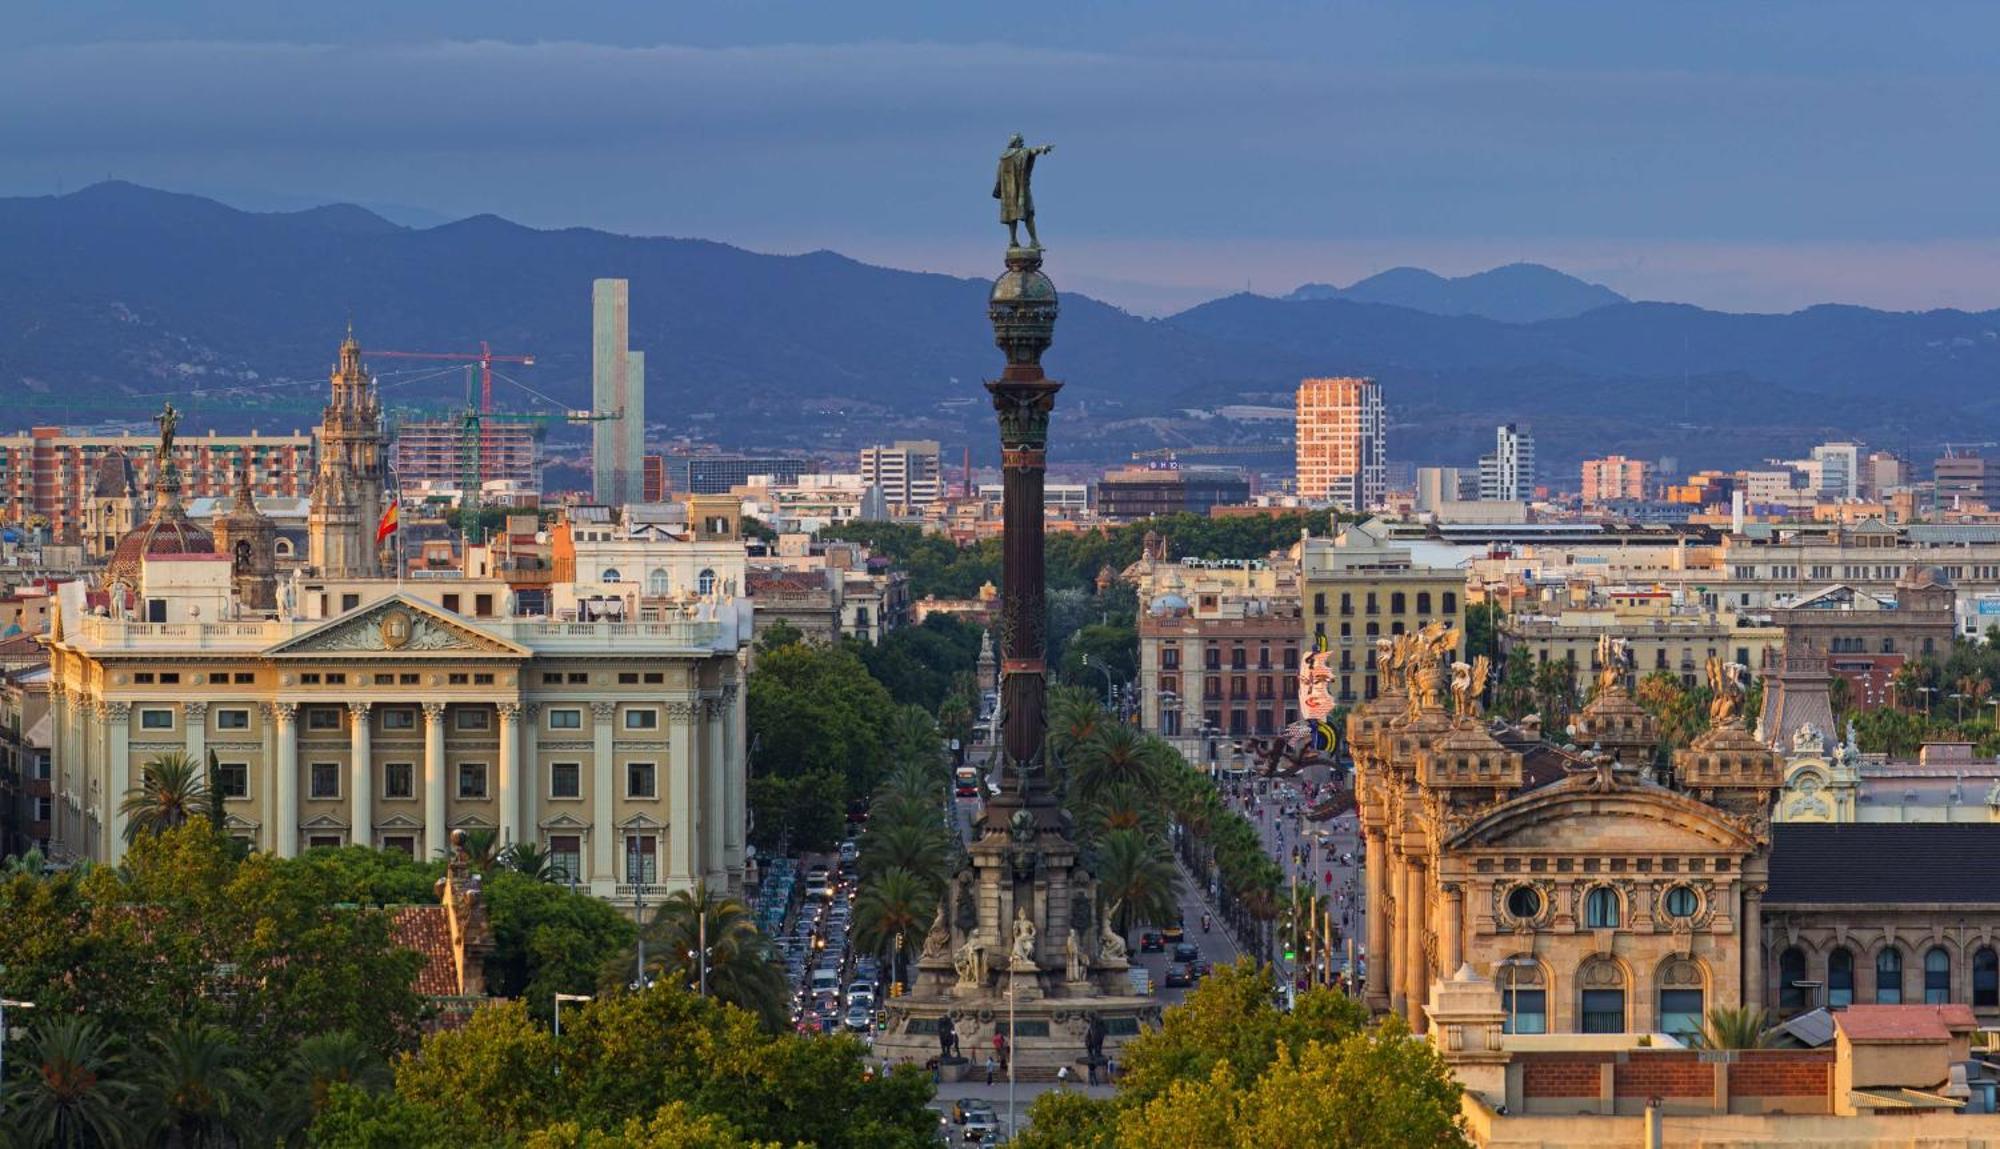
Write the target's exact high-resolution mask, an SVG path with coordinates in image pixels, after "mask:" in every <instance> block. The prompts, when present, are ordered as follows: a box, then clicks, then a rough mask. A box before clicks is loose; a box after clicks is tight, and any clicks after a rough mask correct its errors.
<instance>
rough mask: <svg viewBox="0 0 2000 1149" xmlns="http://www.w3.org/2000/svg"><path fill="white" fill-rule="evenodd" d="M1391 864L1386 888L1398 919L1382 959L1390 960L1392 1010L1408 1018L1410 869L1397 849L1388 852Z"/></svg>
mask: <svg viewBox="0 0 2000 1149" xmlns="http://www.w3.org/2000/svg"><path fill="white" fill-rule="evenodd" d="M1384 854H1385V855H1386V860H1387V861H1388V863H1389V864H1388V871H1389V872H1388V874H1387V875H1386V877H1387V882H1386V885H1387V886H1388V888H1389V891H1390V894H1391V896H1392V897H1394V898H1395V899H1396V916H1395V917H1394V918H1392V919H1391V920H1390V923H1389V925H1390V938H1389V949H1388V952H1387V953H1385V954H1383V955H1382V956H1384V957H1386V958H1388V959H1389V1008H1390V1010H1392V1011H1393V1012H1396V1013H1400V1014H1403V1015H1405V1016H1408V1014H1409V1010H1410V990H1409V985H1410V978H1409V972H1410V962H1409V953H1410V899H1409V897H1408V894H1407V889H1408V883H1407V882H1406V880H1405V877H1406V875H1407V873H1408V871H1409V867H1408V866H1407V865H1405V864H1404V861H1403V859H1402V858H1401V857H1400V856H1398V855H1397V854H1396V852H1395V850H1394V848H1393V847H1386V845H1385V849H1384Z"/></svg>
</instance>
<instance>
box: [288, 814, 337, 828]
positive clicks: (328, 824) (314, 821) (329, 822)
mask: <svg viewBox="0 0 2000 1149" xmlns="http://www.w3.org/2000/svg"><path fill="white" fill-rule="evenodd" d="M299 828H300V829H301V830H345V829H347V819H345V818H338V817H335V816H334V815H332V814H316V815H314V816H313V817H310V818H307V819H306V820H305V821H303V822H300V823H299Z"/></svg>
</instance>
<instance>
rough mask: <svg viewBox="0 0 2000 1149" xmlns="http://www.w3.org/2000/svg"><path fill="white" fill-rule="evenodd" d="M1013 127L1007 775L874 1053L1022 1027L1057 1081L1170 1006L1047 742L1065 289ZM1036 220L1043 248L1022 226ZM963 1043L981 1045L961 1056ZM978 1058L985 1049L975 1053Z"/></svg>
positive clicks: (1002, 405)
mask: <svg viewBox="0 0 2000 1149" xmlns="http://www.w3.org/2000/svg"><path fill="white" fill-rule="evenodd" d="M1049 150H1050V149H1049V148H1048V147H1046V146H1043V147H1033V148H1031V147H1027V146H1025V144H1024V142H1023V141H1022V139H1021V137H1019V136H1015V137H1014V139H1013V140H1012V141H1011V142H1010V143H1009V144H1008V147H1007V150H1006V151H1005V152H1004V153H1003V154H1002V155H1001V157H1000V170H999V175H998V178H997V179H996V180H995V182H994V188H993V194H994V197H995V198H997V199H999V200H1000V222H1002V223H1004V224H1006V225H1007V227H1008V236H1009V238H1010V240H1011V241H1013V242H1010V243H1009V245H1008V248H1007V256H1006V262H1007V270H1006V271H1005V272H1003V273H1002V274H1001V276H1000V278H998V279H996V280H994V281H993V292H992V294H991V296H990V297H989V299H988V301H987V306H986V315H987V318H988V319H989V320H991V321H992V324H993V341H994V343H995V344H997V345H998V346H999V348H1000V350H1001V352H1002V353H1004V354H1005V356H1006V360H1007V363H1006V367H1005V368H1004V369H1003V370H1002V371H1001V373H1000V377H999V378H998V379H995V380H992V381H990V382H988V383H987V384H986V390H987V392H988V393H989V394H991V395H992V397H993V410H994V412H995V413H996V414H997V415H998V416H999V422H1000V461H1001V467H1002V471H1003V475H1004V486H1003V496H1002V498H1003V510H1004V513H1005V519H1006V526H1005V531H1004V533H1003V535H1002V546H1001V551H1002V556H1003V560H1002V561H1003V565H1002V571H1003V575H1002V578H1003V580H1004V588H1003V590H1002V593H1001V599H1000V717H1001V740H1000V746H999V747H998V757H999V760H1000V767H1001V775H1002V779H1003V783H1002V786H1001V789H1000V793H999V794H997V795H995V796H993V797H992V798H991V799H989V800H988V801H987V803H986V807H985V810H984V811H983V812H982V813H981V814H980V816H979V819H978V821H977V822H976V823H975V824H974V825H973V832H972V840H971V842H970V843H969V844H968V846H967V852H968V854H969V855H970V861H969V862H968V864H967V865H966V866H965V867H964V868H963V869H961V870H960V871H959V873H958V874H957V875H955V876H954V877H953V878H952V880H951V881H950V883H948V885H947V887H946V889H945V893H944V897H943V898H941V899H940V900H939V904H938V912H937V918H936V920H935V921H933V922H932V923H931V928H930V933H929V934H928V936H926V937H925V939H924V945H923V953H922V955H921V956H920V957H919V958H918V960H917V973H916V979H915V982H914V984H913V985H912V986H911V987H910V992H909V993H908V994H907V995H905V996H903V997H900V998H896V999H894V1000H893V1001H892V1002H891V1003H890V1005H889V1009H888V1028H887V1030H886V1032H884V1033H883V1034H882V1035H881V1036H880V1037H879V1038H877V1040H876V1042H875V1050H876V1052H877V1053H880V1054H882V1055H883V1056H884V1057H889V1058H894V1059H897V1060H905V1061H915V1062H918V1063H923V1062H927V1061H929V1060H930V1059H932V1058H939V1059H940V1063H941V1069H942V1071H943V1076H944V1079H945V1080H953V1079H954V1078H955V1076H956V1075H957V1073H959V1072H963V1071H964V1070H965V1069H967V1068H969V1066H970V1064H972V1063H974V1062H981V1063H983V1061H984V1057H985V1054H986V1053H987V1052H988V1051H991V1050H992V1049H993V1047H994V1046H993V1037H994V1035H995V1034H999V1035H1001V1036H1003V1037H1007V1038H1008V1042H1007V1044H1008V1046H1009V1047H1010V1049H1011V1051H1012V1056H1011V1059H1010V1060H1011V1065H1012V1068H1013V1069H1014V1071H1015V1074H1016V1076H1017V1078H1019V1079H1022V1080H1053V1079H1054V1078H1055V1075H1056V1072H1057V1070H1058V1069H1059V1068H1061V1067H1062V1066H1065V1065H1067V1066H1069V1067H1070V1068H1071V1072H1072V1073H1073V1074H1075V1075H1076V1076H1077V1078H1078V1079H1079V1080H1081V1079H1086V1078H1087V1077H1088V1076H1089V1074H1088V1070H1089V1067H1091V1066H1092V1065H1101V1064H1102V1063H1103V1061H1104V1058H1105V1052H1104V1051H1105V1047H1106V1046H1107V1045H1109V1046H1110V1047H1111V1048H1112V1049H1113V1050H1115V1049H1116V1047H1117V1046H1118V1045H1119V1044H1120V1043H1122V1041H1123V1040H1124V1039H1125V1038H1127V1037H1131V1036H1133V1035H1135V1034H1137V1033H1138V1032H1139V1029H1140V1027H1141V1026H1146V1025H1157V1024H1158V1023H1159V1018H1160V1006H1159V1003H1158V1002H1157V1001H1156V1000H1154V999H1153V998H1151V997H1139V996H1134V995H1133V994H1132V993H1131V991H1130V990H1129V988H1128V987H1127V986H1128V982H1127V977H1126V970H1127V969H1128V968H1129V964H1130V963H1129V962H1128V960H1127V954H1126V949H1125V941H1124V938H1123V937H1121V936H1120V935H1119V933H1118V932H1117V930H1116V929H1115V928H1114V927H1113V926H1112V925H1111V920H1112V917H1113V915H1114V914H1115V912H1116V907H1115V906H1108V905H1103V904H1100V903H1101V899H1100V898H1099V897H1098V893H1097V882H1096V880H1095V879H1094V878H1093V877H1092V876H1091V874H1090V872H1089V871H1088V870H1087V869H1086V868H1085V867H1084V865H1083V862H1082V859H1081V858H1080V857H1079V855H1078V852H1077V846H1076V840H1075V838H1074V836H1073V834H1072V832H1071V818H1070V815H1069V812H1068V811H1066V810H1064V809H1063V808H1062V807H1061V805H1060V804H1059V803H1058V802H1057V800H1056V795H1055V790H1054V787H1053V785H1052V783H1053V780H1054V779H1053V774H1054V771H1055V770H1057V769H1058V768H1059V767H1060V766H1061V764H1060V763H1059V762H1056V761H1054V760H1053V756H1052V755H1051V754H1050V753H1049V749H1048V716H1047V712H1046V704H1047V692H1048V672H1047V667H1046V665H1045V664H1044V662H1043V655H1044V651H1045V647H1044V634H1045V632H1046V624H1047V613H1048V611H1047V602H1046V598H1045V596H1044V593H1043V566H1044V555H1043V517H1042V485H1043V480H1044V477H1045V475H1046V472H1047V463H1048V442H1049V416H1050V415H1051V413H1052V412H1053V411H1054V410H1055V400H1056V392H1058V391H1060V390H1062V384H1061V383H1060V382H1058V381H1056V380H1054V379H1050V378H1049V377H1048V376H1047V375H1045V374H1043V372H1042V353H1043V352H1045V351H1047V350H1048V349H1049V344H1050V343H1051V342H1053V341H1054V339H1055V326H1056V311H1057V301H1056V288H1055V284H1053V283H1051V282H1049V277H1048V276H1046V275H1044V274H1042V254H1043V252H1042V247H1041V244H1040V242H1039V241H1038V240H1037V238H1036V232H1035V228H1034V198H1033V196H1032V195H1031V194H1030V190H1029V184H1030V182H1031V180H1032V178H1033V173H1034V161H1035V157H1037V156H1040V155H1046V154H1047V153H1048V152H1049ZM1019 223H1026V224H1028V236H1029V245H1028V246H1027V247H1022V246H1020V244H1019V242H1018V238H1019V237H1018V233H1017V231H1016V226H1017V225H1018V224H1019ZM961 1048H962V1049H963V1050H965V1051H968V1053H967V1055H965V1056H962V1057H955V1056H952V1054H953V1053H954V1052H955V1051H957V1050H959V1049H961ZM973 1055H976V1056H973Z"/></svg>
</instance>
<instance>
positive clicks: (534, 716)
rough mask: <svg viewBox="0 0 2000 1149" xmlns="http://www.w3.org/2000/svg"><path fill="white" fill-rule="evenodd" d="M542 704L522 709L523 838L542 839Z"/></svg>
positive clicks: (534, 704) (529, 839)
mask: <svg viewBox="0 0 2000 1149" xmlns="http://www.w3.org/2000/svg"><path fill="white" fill-rule="evenodd" d="M541 737H542V706H541V703H539V702H530V703H528V704H527V705H525V706H523V707H522V708H521V783H520V785H521V802H520V811H521V840H522V841H524V842H540V841H541V840H542V752H541Z"/></svg>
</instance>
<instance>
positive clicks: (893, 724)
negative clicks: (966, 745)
mask: <svg viewBox="0 0 2000 1149" xmlns="http://www.w3.org/2000/svg"><path fill="white" fill-rule="evenodd" d="M889 745H890V746H891V747H893V748H894V749H895V753H896V756H897V758H898V759H899V760H900V762H902V763H909V764H912V765H916V766H920V767H922V768H924V769H926V770H928V771H930V772H931V773H933V774H937V773H940V771H939V767H941V766H943V765H944V735H943V734H942V733H940V732H939V730H938V724H937V719H935V718H933V717H931V713H930V711H928V710H925V709H924V708H923V707H921V706H902V707H898V708H897V710H896V716H895V717H894V718H893V719H891V720H890V722H889Z"/></svg>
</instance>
